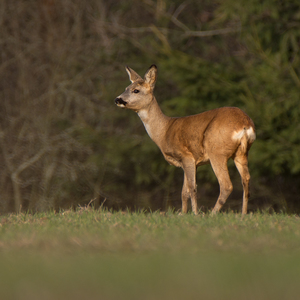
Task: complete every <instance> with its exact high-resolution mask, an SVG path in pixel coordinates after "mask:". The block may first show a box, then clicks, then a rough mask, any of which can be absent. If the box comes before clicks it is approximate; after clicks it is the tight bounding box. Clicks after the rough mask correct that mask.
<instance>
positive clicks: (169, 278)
mask: <svg viewBox="0 0 300 300" xmlns="http://www.w3.org/2000/svg"><path fill="white" fill-rule="evenodd" d="M0 254H1V256H0V299H22V300H23V299H25V300H27V299H43V300H44V299H46V300H47V299H83V298H84V299H109V300H110V299H208V300H210V299H256V300H257V299H258V300H259V299H272V300H274V299H275V300H276V299H298V297H299V294H300V284H299V276H300V218H299V217H298V216H292V215H290V216H289V215H284V214H272V215H269V214H264V213H254V214H249V215H247V216H245V217H242V216H241V215H240V214H234V213H221V214H219V215H217V216H211V215H209V214H206V215H200V216H194V215H192V214H187V215H183V216H181V215H178V214H177V213H173V212H171V211H170V212H167V213H165V214H162V213H158V212H155V213H141V212H140V213H122V212H117V213H110V212H107V211H95V210H92V209H79V210H78V211H76V212H75V211H65V212H61V213H53V212H50V213H41V214H34V215H30V214H19V215H5V216H1V217H0Z"/></svg>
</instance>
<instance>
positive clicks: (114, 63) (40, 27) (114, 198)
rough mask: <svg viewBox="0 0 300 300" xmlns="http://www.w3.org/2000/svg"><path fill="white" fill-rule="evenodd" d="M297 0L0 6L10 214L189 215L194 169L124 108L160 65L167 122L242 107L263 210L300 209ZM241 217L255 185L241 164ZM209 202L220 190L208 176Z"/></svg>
mask: <svg viewBox="0 0 300 300" xmlns="http://www.w3.org/2000/svg"><path fill="white" fill-rule="evenodd" d="M299 8H300V6H299V1H298V0H290V1H276V0H265V1H260V0H252V1H249V0H240V1H236V0H225V1H217V0H209V1H208V0H189V1H182V0H180V1H178V0H176V1H169V0H127V1H116V0H105V1H104V0H89V1H81V0H64V1H59V0H26V1H20V0H1V2H0V25H1V27H0V43H1V45H0V213H7V212H19V211H20V210H22V211H32V212H35V211H46V210H49V209H54V210H59V209H63V208H69V207H77V206H78V205H87V204H88V203H91V204H92V205H94V206H95V207H96V208H97V207H99V206H104V207H108V208H109V209H115V210H119V209H147V210H157V209H160V210H165V209H168V208H175V209H179V208H180V207H181V200H180V196H181V187H182V181H183V172H182V170H180V169H177V168H175V167H173V166H170V165H168V163H167V162H165V160H164V158H163V156H162V154H161V153H160V151H159V149H158V148H157V146H156V145H155V144H154V143H153V142H152V141H151V140H150V138H149V137H148V135H147V134H146V132H145V129H144V126H143V124H142V122H141V121H140V119H139V118H138V116H137V115H136V114H135V113H133V112H132V111H127V110H122V109H119V108H117V107H116V106H115V104H114V99H115V97H116V96H118V95H119V94H121V93H122V92H123V90H124V89H125V87H126V86H127V85H129V80H128V76H127V74H126V72H125V69H124V67H125V65H129V66H130V67H131V68H133V69H134V70H135V71H137V72H138V73H139V74H140V75H141V76H143V75H144V73H145V71H146V70H147V69H148V67H149V66H150V65H151V64H153V63H155V64H157V66H158V68H159V74H158V81H157V84H156V90H155V94H156V97H157V100H158V102H159V104H160V106H161V107H162V110H163V111H164V113H165V114H167V115H169V116H185V115H189V114H196V113H199V112H202V111H205V110H208V109H213V108H216V107H220V106H238V107H239V108H241V109H243V110H244V111H245V112H246V113H247V114H248V115H249V116H250V117H251V118H252V119H253V121H254V123H255V125H256V130H257V140H256V142H255V143H254V144H253V146H252V148H251V150H250V155H249V167H250V173H251V176H252V181H251V199H250V203H249V209H250V210H257V209H261V210H268V211H285V212H288V213H294V212H296V213H298V212H300V196H299V192H300V188H299V186H300V176H299V175H300V156H299V150H300V135H299V130H300V124H299V118H300V106H299V103H300V102H299V100H300V99H299V98H300V97H299V95H300V93H299V92H300V53H299V47H300V9H299ZM229 166H230V174H231V177H232V181H233V185H234V192H233V193H232V195H231V196H230V198H229V200H228V203H227V204H226V206H225V209H229V210H234V211H239V210H240V209H241V205H242V185H241V182H240V177H239V175H238V172H237V171H236V169H235V168H234V167H233V164H232V163H229ZM197 177H198V180H197V183H198V197H199V206H200V207H201V208H202V210H203V211H206V210H207V209H210V208H211V207H212V206H213V205H214V204H215V201H216V199H217V196H218V193H219V186H218V183H217V181H216V178H215V176H214V174H213V172H212V170H211V167H210V166H203V167H200V168H199V169H198V172H197Z"/></svg>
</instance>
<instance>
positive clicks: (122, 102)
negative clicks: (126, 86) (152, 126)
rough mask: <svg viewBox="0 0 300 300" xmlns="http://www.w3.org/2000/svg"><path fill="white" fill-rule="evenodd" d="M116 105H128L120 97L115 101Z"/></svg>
mask: <svg viewBox="0 0 300 300" xmlns="http://www.w3.org/2000/svg"><path fill="white" fill-rule="evenodd" d="M115 103H116V104H117V105H120V106H126V104H127V102H126V101H124V100H123V99H122V98H120V97H118V98H116V99H115Z"/></svg>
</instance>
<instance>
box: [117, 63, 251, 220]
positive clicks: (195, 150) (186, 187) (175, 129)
mask: <svg viewBox="0 0 300 300" xmlns="http://www.w3.org/2000/svg"><path fill="white" fill-rule="evenodd" d="M126 71H127V73H128V75H129V79H130V81H131V84H130V85H129V86H128V87H127V88H126V89H125V91H124V92H123V93H122V94H121V95H120V96H118V97H117V98H116V99H115V104H116V105H117V106H118V107H121V108H126V109H130V110H133V111H135V112H136V113H137V114H138V116H139V117H140V119H141V121H142V122H143V124H144V127H145V129H146V131H147V133H148V135H149V136H150V138H151V139H152V140H153V141H154V142H155V143H156V145H157V146H158V148H159V149H160V151H161V152H162V154H163V156H164V158H165V160H166V161H167V162H168V163H169V164H171V165H174V166H176V167H181V168H182V169H183V171H184V180H183V187H182V192H181V201H182V214H185V213H187V210H188V201H189V199H190V200H191V208H192V212H193V213H194V214H195V215H197V214H198V204H197V185H196V169H197V167H198V166H201V165H204V164H210V165H211V167H212V169H213V171H214V173H215V175H216V177H217V180H218V183H219V187H220V193H219V197H218V199H217V202H216V204H215V206H214V208H213V209H212V211H211V212H212V214H216V213H218V212H219V211H220V209H221V208H222V206H223V205H224V204H225V202H226V200H227V198H228V197H229V195H230V194H231V192H232V190H233V186H232V182H231V180H230V177H229V172H228V166H227V162H228V160H229V159H230V158H231V159H233V161H234V163H235V166H236V168H237V170H238V172H239V174H240V176H241V180H242V186H243V204H242V214H243V215H244V214H247V206H248V199H249V194H250V193H249V182H250V173H249V169H248V152H249V150H250V147H251V145H252V143H253V142H254V141H255V139H256V133H255V126H254V123H253V121H252V120H251V118H250V117H249V116H248V115H247V114H246V113H244V112H243V111H242V110H241V109H239V108H237V107H221V108H216V109H212V110H208V111H205V112H202V113H199V114H195V115H190V116H184V117H168V116H166V115H165V114H164V113H163V112H162V110H161V109H160V107H159V105H158V103H157V100H156V98H155V96H154V94H153V91H154V87H155V83H156V79H157V66H156V65H152V66H150V68H149V69H148V70H147V71H146V73H145V75H144V78H142V77H140V75H138V74H137V73H136V72H135V71H134V70H132V69H131V68H129V67H128V66H126Z"/></svg>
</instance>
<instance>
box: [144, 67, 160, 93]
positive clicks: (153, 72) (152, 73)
mask: <svg viewBox="0 0 300 300" xmlns="http://www.w3.org/2000/svg"><path fill="white" fill-rule="evenodd" d="M156 78H157V66H156V65H152V66H151V67H150V68H149V69H148V71H147V72H146V74H145V79H144V80H145V82H146V83H148V84H149V85H150V87H151V89H152V90H153V89H154V86H155V82H156Z"/></svg>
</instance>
